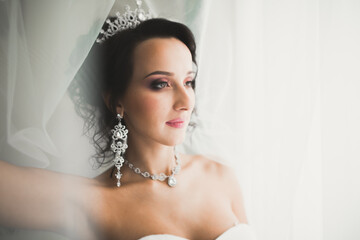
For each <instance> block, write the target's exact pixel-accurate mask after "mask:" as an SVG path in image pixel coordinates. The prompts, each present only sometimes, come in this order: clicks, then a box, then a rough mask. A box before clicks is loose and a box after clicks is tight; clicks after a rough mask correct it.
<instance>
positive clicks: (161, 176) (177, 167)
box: [124, 154, 181, 187]
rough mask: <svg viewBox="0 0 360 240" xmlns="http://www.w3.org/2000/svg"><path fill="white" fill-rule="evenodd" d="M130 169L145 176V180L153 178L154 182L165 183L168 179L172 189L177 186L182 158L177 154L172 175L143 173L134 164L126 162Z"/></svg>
mask: <svg viewBox="0 0 360 240" xmlns="http://www.w3.org/2000/svg"><path fill="white" fill-rule="evenodd" d="M124 163H125V164H126V165H127V166H128V167H129V168H130V169H132V170H133V171H134V172H135V173H136V174H139V175H141V176H143V177H144V178H151V179H152V180H159V181H162V182H163V181H165V180H166V179H168V181H167V184H168V185H169V186H170V187H175V186H176V184H177V181H176V178H175V174H179V172H180V170H181V161H180V158H179V157H178V154H175V166H174V167H173V169H171V175H166V174H165V173H160V174H150V173H149V172H142V171H141V170H140V168H138V167H135V166H134V164H132V163H129V161H128V160H125V162H124Z"/></svg>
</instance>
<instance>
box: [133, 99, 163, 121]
mask: <svg viewBox="0 0 360 240" xmlns="http://www.w3.org/2000/svg"><path fill="white" fill-rule="evenodd" d="M128 109H129V110H130V112H129V114H130V115H131V116H130V117H131V118H134V117H136V118H137V119H132V120H135V121H146V122H149V121H156V120H157V119H158V118H159V117H161V116H162V115H163V114H164V112H165V110H166V106H164V99H162V98H160V97H156V96H153V95H151V94H149V95H145V96H141V95H137V97H136V99H133V101H132V102H131V105H129V107H128Z"/></svg>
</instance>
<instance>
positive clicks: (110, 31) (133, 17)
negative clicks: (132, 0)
mask: <svg viewBox="0 0 360 240" xmlns="http://www.w3.org/2000/svg"><path fill="white" fill-rule="evenodd" d="M141 4H142V1H141V0H136V5H137V7H136V9H135V10H133V11H132V10H131V9H130V7H129V5H126V6H125V13H123V14H120V13H119V12H117V13H116V17H115V20H113V21H111V20H110V19H107V20H106V23H107V24H108V28H107V30H106V31H105V30H104V29H101V31H100V36H99V37H98V38H97V39H96V42H97V43H102V42H104V41H105V40H106V39H108V38H110V37H111V36H113V35H115V34H116V33H117V32H120V31H123V30H125V29H129V28H135V27H136V26H137V25H139V24H140V23H141V22H143V21H145V20H148V19H150V18H152V16H151V14H150V12H147V13H146V12H145V10H144V9H142V8H141Z"/></svg>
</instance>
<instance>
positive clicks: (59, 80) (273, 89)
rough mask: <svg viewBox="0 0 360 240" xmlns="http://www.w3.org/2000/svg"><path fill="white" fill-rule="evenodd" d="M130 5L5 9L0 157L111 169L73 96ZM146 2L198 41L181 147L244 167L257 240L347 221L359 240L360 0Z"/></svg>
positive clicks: (69, 2)
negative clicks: (98, 157) (102, 36)
mask: <svg viewBox="0 0 360 240" xmlns="http://www.w3.org/2000/svg"><path fill="white" fill-rule="evenodd" d="M127 3H128V4H129V5H131V6H133V7H134V6H135V3H134V2H133V1H131V0H126V1H117V2H116V3H115V4H114V7H113V1H111V0H108V1H96V0H92V1H90V0H83V1H79V0H64V1H57V0H48V1H42V0H33V1H31V2H30V1H19V0H7V1H6V0H5V1H4V0H2V1H1V0H0V31H1V35H0V41H1V42H0V78H1V82H0V112H1V114H0V133H1V140H0V153H1V154H0V159H1V160H6V161H9V162H11V163H14V164H18V165H26V166H36V167H46V168H48V169H51V170H55V171H61V172H67V173H74V174H79V175H83V176H95V175H97V174H98V173H99V171H102V170H101V169H100V170H97V171H95V170H93V169H92V166H91V164H89V161H88V159H89V157H90V156H91V155H92V153H93V151H94V150H93V147H92V146H91V144H89V140H88V139H87V137H85V136H82V119H80V117H78V116H77V115H76V113H75V111H74V108H73V104H72V102H71V101H70V99H69V97H68V95H67V94H66V89H67V87H68V85H69V84H70V82H71V80H72V78H73V76H74V75H75V73H76V71H77V70H78V68H79V67H80V65H81V63H82V62H83V60H84V58H85V57H86V55H87V53H88V51H89V50H90V47H91V45H92V44H93V42H94V40H95V39H96V37H97V34H98V32H99V30H100V28H101V26H102V23H103V22H104V20H105V19H106V17H107V16H108V14H109V12H110V14H112V13H114V12H116V11H122V8H123V6H124V5H125V4H127ZM144 5H145V6H147V7H149V8H150V9H151V11H152V12H153V13H154V14H155V15H158V16H160V17H166V18H170V19H173V20H178V21H181V22H183V23H185V24H187V25H188V26H190V28H191V29H192V30H193V31H194V33H195V36H196V40H197V44H198V62H199V75H198V79H197V89H196V98H197V99H196V100H197V106H196V107H197V116H196V118H197V124H198V125H197V127H196V129H195V130H194V132H193V133H192V134H191V135H190V136H189V138H188V139H187V140H186V142H185V143H184V145H183V146H181V148H182V151H186V152H190V153H192V152H197V153H202V154H206V155H211V156H212V157H213V158H214V159H216V160H218V161H222V162H224V163H227V164H229V165H231V166H232V167H233V168H234V170H235V171H236V173H237V174H238V178H239V180H240V183H241V186H242V189H243V194H244V198H245V205H246V211H247V215H248V218H249V222H250V224H252V225H253V226H254V228H255V230H256V234H257V236H258V238H259V239H283V240H285V239H323V238H324V239H336V238H335V237H336V236H339V235H341V234H342V233H341V231H340V230H337V229H341V228H338V227H334V226H337V224H340V223H339V222H338V221H336V220H337V219H344V220H343V221H342V229H346V233H347V235H346V234H345V235H346V236H352V237H353V236H357V237H359V236H360V232H359V230H355V229H357V228H356V227H354V226H355V224H353V223H354V222H355V220H356V219H357V220H358V216H359V215H360V211H359V208H358V207H357V203H358V202H359V201H360V194H359V191H353V190H354V189H358V186H359V182H360V181H359V177H358V175H357V172H358V169H359V164H358V161H357V160H358V159H359V158H360V152H359V149H360V148H359V146H358V143H359V142H360V140H359V136H360V127H359V125H358V124H357V123H358V122H360V112H359V111H360V110H359V109H360V107H359V102H360V101H359V97H358V96H359V90H360V84H359V81H358V80H359V79H360V78H359V76H360V75H359V71H358V70H357V69H358V66H359V65H360V60H359V56H360V54H359V53H360V47H359V44H358V42H359V41H360V27H359V26H360V17H359V16H360V15H359V14H358V13H359V12H360V5H359V4H358V3H355V2H354V1H350V0H349V1H347V0H346V1H345V0H334V1H324V0H315V1H314V0H305V1H296V0H292V1H279V0H270V1H268V0H266V1H265V0H239V1H230V0H229V1H210V0H198V1H193V0H172V1H168V0H146V1H144ZM112 7H113V9H111V8H112ZM337 113H339V114H337ZM339 126H341V131H340V130H339V129H340V127H339ZM339 159H341V161H340V160H339ZM337 170H339V171H337ZM348 172H349V174H348ZM333 176H336V177H333ZM339 176H340V177H339ZM333 189H335V190H336V189H337V190H338V191H341V193H342V195H343V196H345V197H346V201H345V200H341V197H340V196H338V195H337V194H336V193H334V191H333ZM323 198H326V201H324V199H323ZM332 199H335V200H336V201H339V202H340V203H339V204H337V203H335V202H334V201H335V200H332ZM341 201H342V202H341ZM341 203H342V204H341ZM338 205H341V206H342V207H341V208H339V209H340V210H338V211H337V212H335V213H336V214H337V215H336V216H337V218H336V217H334V216H333V214H334V212H333V211H334V209H337V208H338V207H339V206H338ZM329 209H331V210H329ZM345 213H346V214H345ZM323 216H326V221H323ZM350 216H351V217H350ZM331 219H335V220H331ZM347 219H352V220H353V221H354V222H351V223H352V224H349V221H348V220H347ZM326 232H328V233H326ZM340 233H341V234H340ZM345 235H341V236H345ZM9 239H11V238H9ZM45 239H46V238H45ZM347 239H356V237H354V238H349V237H348V238H347Z"/></svg>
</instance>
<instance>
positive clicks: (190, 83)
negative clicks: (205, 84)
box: [184, 80, 195, 88]
mask: <svg viewBox="0 0 360 240" xmlns="http://www.w3.org/2000/svg"><path fill="white" fill-rule="evenodd" d="M184 86H186V87H192V88H194V86H195V80H189V81H186V82H185V83H184Z"/></svg>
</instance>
